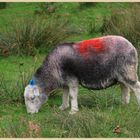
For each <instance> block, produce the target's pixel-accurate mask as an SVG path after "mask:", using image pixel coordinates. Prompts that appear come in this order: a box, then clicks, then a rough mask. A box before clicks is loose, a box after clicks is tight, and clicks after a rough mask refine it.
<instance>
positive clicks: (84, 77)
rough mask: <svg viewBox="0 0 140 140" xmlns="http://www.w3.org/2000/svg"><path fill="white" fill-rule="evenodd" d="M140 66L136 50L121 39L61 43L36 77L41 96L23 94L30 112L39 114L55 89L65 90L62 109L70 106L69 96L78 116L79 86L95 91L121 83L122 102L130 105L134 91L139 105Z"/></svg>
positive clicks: (44, 62)
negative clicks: (131, 92)
mask: <svg viewBox="0 0 140 140" xmlns="http://www.w3.org/2000/svg"><path fill="white" fill-rule="evenodd" d="M137 66H138V55H137V51H136V49H135V47H134V46H133V45H132V44H131V43H130V42H129V41H128V40H127V39H125V38H124V37H121V36H115V35H108V36H103V37H98V38H93V39H89V40H84V41H80V42H72V43H63V44H60V45H58V46H57V47H56V48H54V49H53V50H52V52H50V53H49V55H48V56H47V57H46V58H45V60H44V61H43V63H42V65H41V66H40V67H39V68H38V69H37V70H36V72H35V73H34V75H33V78H32V80H33V81H34V83H35V85H36V88H37V89H38V94H37V95H38V96H36V94H34V92H33V91H27V90H25V92H24V96H25V104H26V108H27V112H28V113H35V112H38V110H39V109H40V107H41V105H42V104H43V103H44V102H45V101H46V100H47V99H48V97H49V96H50V94H51V92H52V91H53V90H55V89H63V91H64V92H63V95H62V105H61V106H60V109H61V110H65V109H66V108H68V107H69V97H70V100H71V110H70V114H74V113H76V112H77V111H78V110H79V109H78V102H77V96H78V85H79V84H80V85H81V86H83V87H85V88H88V89H93V90H94V89H98V90H100V89H104V88H107V87H110V86H112V85H114V84H119V85H120V88H121V92H122V101H123V102H124V103H126V104H128V103H129V100H130V90H132V91H133V92H134V94H135V96H136V98H137V101H138V103H139V105H140V82H139V81H138V76H137Z"/></svg>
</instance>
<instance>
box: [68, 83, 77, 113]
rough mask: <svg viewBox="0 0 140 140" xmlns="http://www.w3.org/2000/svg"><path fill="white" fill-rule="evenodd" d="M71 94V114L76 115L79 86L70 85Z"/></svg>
mask: <svg viewBox="0 0 140 140" xmlns="http://www.w3.org/2000/svg"><path fill="white" fill-rule="evenodd" d="M69 94H70V97H71V111H70V114H75V113H76V112H77V111H79V109H78V103H77V94H78V85H77V84H75V85H70V86H69Z"/></svg>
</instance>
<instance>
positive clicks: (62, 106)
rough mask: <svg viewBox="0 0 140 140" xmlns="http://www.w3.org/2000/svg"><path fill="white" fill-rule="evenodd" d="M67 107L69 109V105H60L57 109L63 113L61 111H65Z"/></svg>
mask: <svg viewBox="0 0 140 140" xmlns="http://www.w3.org/2000/svg"><path fill="white" fill-rule="evenodd" d="M68 107H69V105H67V106H64V105H63V104H62V105H61V106H60V107H59V109H60V110H62V111H63V110H65V109H67V108H68Z"/></svg>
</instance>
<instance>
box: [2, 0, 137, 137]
mask: <svg viewBox="0 0 140 140" xmlns="http://www.w3.org/2000/svg"><path fill="white" fill-rule="evenodd" d="M58 5H59V6H58V9H57V13H56V14H60V15H62V16H64V17H65V14H66V13H68V17H67V18H69V20H70V21H71V24H73V25H74V26H76V27H77V28H81V34H80V35H79V36H77V37H73V38H70V39H69V41H77V40H82V39H88V38H91V36H92V37H94V36H99V35H100V33H96V34H88V30H89V29H88V28H89V23H90V22H92V21H95V20H96V18H97V17H99V18H97V19H98V20H97V25H98V26H100V24H102V23H101V19H102V16H104V15H110V14H111V13H110V10H109V9H107V8H108V7H111V8H117V7H124V6H127V4H123V3H122V4H120V3H117V4H116V3H115V4H112V3H109V4H103V3H98V4H97V5H96V6H94V7H93V8H91V7H90V8H88V9H83V10H80V9H78V6H79V5H78V3H64V4H62V3H61V4H60V3H58ZM36 6H37V3H10V4H9V5H8V8H7V9H3V10H0V27H1V28H0V30H3V29H4V28H5V27H6V28H9V27H10V21H11V20H12V19H13V18H22V17H26V16H28V17H29V16H33V13H34V10H35V9H36ZM45 55H46V54H45ZM45 55H43V54H38V55H37V56H36V58H35V57H31V56H28V57H27V56H26V57H19V56H8V57H0V86H1V87H0V137H53V138H54V137H79V138H81V137H131V138H132V137H140V129H139V128H140V119H139V118H140V110H139V108H138V104H137V102H136V98H135V97H134V94H133V93H132V94H131V101H130V104H129V105H123V104H122V103H121V94H120V92H121V91H120V88H119V86H118V85H116V86H113V87H111V88H108V89H106V90H99V91H96V90H93V91H91V90H87V89H85V88H82V87H80V90H79V95H78V103H79V109H80V111H79V112H78V113H77V114H75V115H69V111H70V108H69V109H67V110H66V111H60V110H59V108H58V107H59V106H60V105H61V94H62V93H61V91H60V92H57V93H56V94H55V95H54V96H52V97H51V98H50V99H49V100H48V102H47V103H45V104H44V105H43V106H42V108H41V109H40V111H39V113H38V114H34V115H29V114H27V112H26V107H25V105H24V104H23V102H20V101H22V100H21V99H20V98H16V97H18V96H21V98H23V88H24V87H23V85H22V84H21V81H22V82H23V81H24V80H25V82H24V84H25V83H27V82H28V80H29V79H30V78H31V76H32V74H33V73H34V71H35V70H36V68H37V67H38V66H39V65H41V63H42V61H43V59H44V57H45ZM24 77H25V78H26V79H23V78H24ZM1 83H3V84H4V85H5V86H6V87H3V86H2V85H1ZM4 88H6V89H4ZM6 90H7V92H8V93H7V92H6ZM11 94H12V95H11ZM117 125H119V126H120V131H121V133H119V134H116V133H113V129H114V128H115V127H116V126H117Z"/></svg>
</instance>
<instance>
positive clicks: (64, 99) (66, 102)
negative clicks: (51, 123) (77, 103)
mask: <svg viewBox="0 0 140 140" xmlns="http://www.w3.org/2000/svg"><path fill="white" fill-rule="evenodd" d="M63 91H64V92H63V95H62V105H61V106H60V107H59V108H60V110H65V109H67V108H68V107H69V89H68V88H64V89H63Z"/></svg>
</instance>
